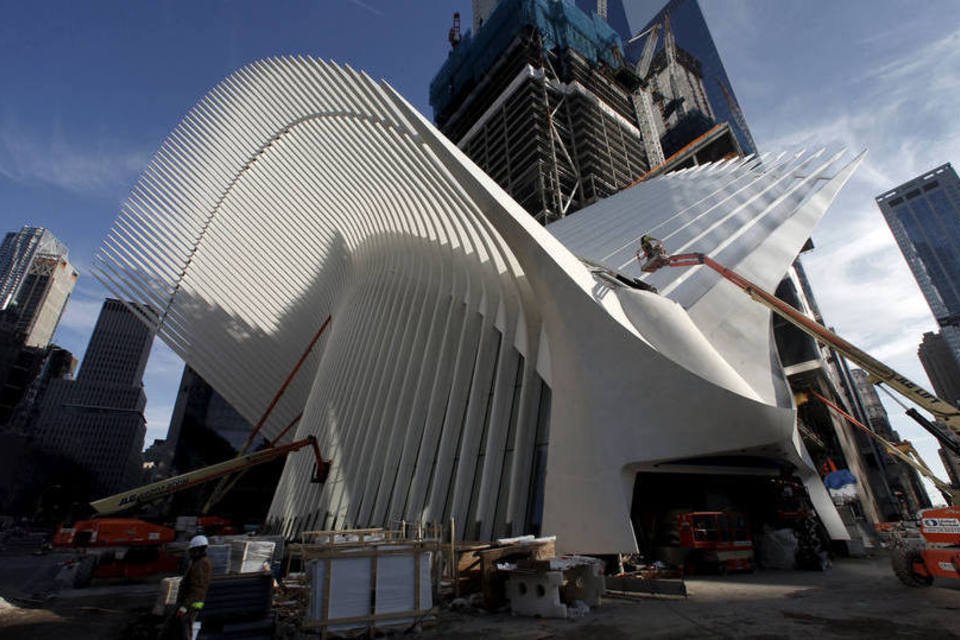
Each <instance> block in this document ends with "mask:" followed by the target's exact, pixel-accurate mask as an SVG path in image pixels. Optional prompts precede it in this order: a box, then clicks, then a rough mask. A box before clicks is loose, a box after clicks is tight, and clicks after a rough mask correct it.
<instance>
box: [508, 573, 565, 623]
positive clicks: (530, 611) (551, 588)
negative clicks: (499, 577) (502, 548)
mask: <svg viewBox="0 0 960 640" xmlns="http://www.w3.org/2000/svg"><path fill="white" fill-rule="evenodd" d="M562 584H563V572H561V571H546V572H542V573H541V572H527V571H513V572H511V573H510V575H509V577H508V578H507V583H506V591H507V599H508V600H510V610H511V611H512V612H513V613H514V614H515V615H520V616H537V617H540V618H566V617H567V605H565V604H563V603H562V602H561V601H560V587H561V586H562Z"/></svg>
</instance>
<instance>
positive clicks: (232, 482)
mask: <svg viewBox="0 0 960 640" xmlns="http://www.w3.org/2000/svg"><path fill="white" fill-rule="evenodd" d="M331 320H333V316H327V318H326V320H324V321H323V324H321V325H320V328H319V329H317V331H316V333H314V334H313V337H312V338H311V339H310V342H309V343H308V344H307V347H306V349H304V350H303V353H301V354H300V358H299V359H297V362H296V363H295V364H294V365H293V368H291V369H290V372H289V373H287V377H286V378H285V379H284V381H283V384H281V385H280V388H279V389H277V392H276V393H275V394H273V399H272V400H270V404H268V405H267V408H266V409H264V411H263V413H262V414H261V415H260V419H259V420H257V424H255V425H254V426H253V429H252V430H251V431H250V434H249V435H248V436H247V440H246V441H245V442H244V443H243V446H242V447H240V451H239V455H238V456H237V459H238V460H239V459H240V458H242V457H243V455H244V454H245V453H246V452H247V450H248V449H249V448H250V447H251V446H252V445H253V443H254V442H255V441H256V438H257V435H258V434H259V433H260V430H261V429H263V426H264V425H265V424H266V423H267V418H269V417H270V414H271V413H273V410H274V409H275V408H276V406H277V404H278V403H279V402H280V399H281V398H282V397H283V394H285V393H286V392H287V389H289V388H290V383H292V382H293V379H294V378H295V377H296V376H297V374H298V373H299V372H300V368H301V367H303V364H304V362H306V361H307V357H308V356H309V355H310V352H312V351H313V348H314V347H315V346H316V345H317V342H318V341H319V340H320V336H322V335H323V333H324V332H325V331H326V330H327V327H329V326H330V321H331ZM302 417H303V412H302V411H301V412H300V413H298V414H297V415H296V417H295V418H294V419H293V420H291V421H290V423H289V424H287V426H286V427H284V428H283V429H282V430H281V431H280V433H279V434H277V436H276V437H275V438H274V439H273V440H271V441H270V443H269V444H270V446H271V447H276V446H277V443H278V442H280V440H281V438H283V436H285V435H287V432H288V431H290V429H292V428H293V426H294V425H295V424H297V423H298V422H300V418H302ZM314 449H315V453H316V455H317V474H318V475H319V473H320V469H321V467H322V466H323V465H322V464H321V458H320V451H319V449H317V448H316V444H314ZM326 466H327V467H329V464H327V465H326ZM248 468H249V467H245V468H243V469H239V470H238V471H239V473H237V474H236V475H235V476H233V477H232V478H231V477H230V474H231V473H232V472H228V473H227V474H225V475H224V476H223V478H222V479H221V480H220V482H218V483H217V486H216V487H214V489H213V492H212V493H211V494H210V497H209V498H207V502H206V503H205V504H204V505H203V510H202V512H203V513H204V514H206V513H209V512H210V509H212V508H213V506H214V505H215V504H217V503H218V502H219V501H220V500H221V499H222V498H223V496H225V495H226V494H227V492H229V491H230V490H231V489H232V488H233V487H234V486H236V484H237V482H239V481H240V478H242V477H243V474H244V473H246V470H247V469H248ZM323 478H324V480H326V471H324V473H323ZM320 482H323V480H320Z"/></svg>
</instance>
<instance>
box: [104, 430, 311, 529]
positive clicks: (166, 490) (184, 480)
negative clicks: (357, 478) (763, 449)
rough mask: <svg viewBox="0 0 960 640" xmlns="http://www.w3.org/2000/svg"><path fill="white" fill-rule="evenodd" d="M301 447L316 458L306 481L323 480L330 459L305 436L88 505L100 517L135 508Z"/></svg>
mask: <svg viewBox="0 0 960 640" xmlns="http://www.w3.org/2000/svg"><path fill="white" fill-rule="evenodd" d="M304 447H311V448H312V449H313V455H314V457H315V458H316V468H315V469H314V475H313V478H311V480H310V481H311V482H319V483H322V482H324V481H326V479H327V474H328V473H329V471H330V461H329V460H324V459H323V458H322V457H321V456H320V446H319V445H318V444H317V439H316V437H314V436H307V437H306V438H304V439H302V440H297V441H296V442H291V443H288V444H284V445H280V446H277V447H269V448H267V449H263V450H261V451H256V452H254V453H248V454H245V455H241V456H238V457H236V458H231V459H229V460H226V461H224V462H220V463H217V464H214V465H210V466H209V467H203V468H202V469H195V470H194V471H188V472H187V473H183V474H181V475H179V476H174V477H172V478H167V479H166V480H160V481H158V482H154V483H153V484H148V485H145V486H143V487H138V488H136V489H131V490H130V491H124V492H123V493H118V494H116V495H112V496H108V497H106V498H102V499H100V500H97V501H95V502H91V503H90V506H91V507H93V508H94V509H95V510H96V511H97V514H98V515H101V516H103V515H108V514H111V513H117V512H119V511H124V510H125V509H130V508H132V507H136V506H137V505H140V504H143V503H145V502H149V501H151V500H156V499H157V498H162V497H163V496H167V495H170V494H171V493H176V492H178V491H183V490H184V489H189V488H190V487H193V486H196V485H198V484H203V483H204V482H210V481H211V480H216V479H217V478H222V477H224V476H227V475H229V474H231V473H235V472H237V471H243V470H246V469H250V468H251V467H255V466H258V465H261V464H265V463H267V462H271V461H273V460H276V459H277V458H279V457H281V456H284V455H286V454H288V453H290V452H292V451H298V450H300V449H303V448H304Z"/></svg>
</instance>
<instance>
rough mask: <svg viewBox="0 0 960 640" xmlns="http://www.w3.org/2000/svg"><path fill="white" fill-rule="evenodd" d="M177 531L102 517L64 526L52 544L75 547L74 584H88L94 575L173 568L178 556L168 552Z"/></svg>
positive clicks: (117, 575) (113, 575) (131, 574)
mask: <svg viewBox="0 0 960 640" xmlns="http://www.w3.org/2000/svg"><path fill="white" fill-rule="evenodd" d="M174 538H176V531H174V530H173V529H170V528H169V527H163V526H160V525H157V524H153V523H150V522H145V521H143V520H134V519H130V518H101V519H95V520H80V521H78V522H76V523H74V525H73V526H72V527H63V528H61V529H60V530H59V531H57V533H56V535H54V537H53V546H55V547H58V548H61V549H63V548H66V549H76V550H77V551H80V552H81V556H80V558H79V559H78V561H77V564H76V574H75V576H74V580H73V584H74V586H84V585H86V584H89V582H90V580H91V579H93V578H129V579H136V578H143V577H146V576H150V575H155V574H157V573H164V572H175V571H176V570H177V567H178V564H179V561H180V559H179V557H177V556H175V555H171V554H169V553H167V551H166V549H165V545H166V544H167V543H168V542H173V540H174Z"/></svg>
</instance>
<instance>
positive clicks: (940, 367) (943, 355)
mask: <svg viewBox="0 0 960 640" xmlns="http://www.w3.org/2000/svg"><path fill="white" fill-rule="evenodd" d="M917 357H918V358H920V364H922V365H923V370H924V371H926V372H927V377H928V378H930V384H932V385H933V390H934V391H935V392H936V394H937V396H938V397H940V398H943V399H944V400H946V401H948V402H952V403H954V404H958V403H960V363H958V362H957V358H956V356H954V353H953V350H952V349H951V348H950V345H949V344H948V343H947V341H946V339H945V338H944V337H943V334H942V333H940V332H937V333H934V332H932V331H928V332H926V333H924V334H923V341H922V342H921V343H920V346H919V347H917Z"/></svg>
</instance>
